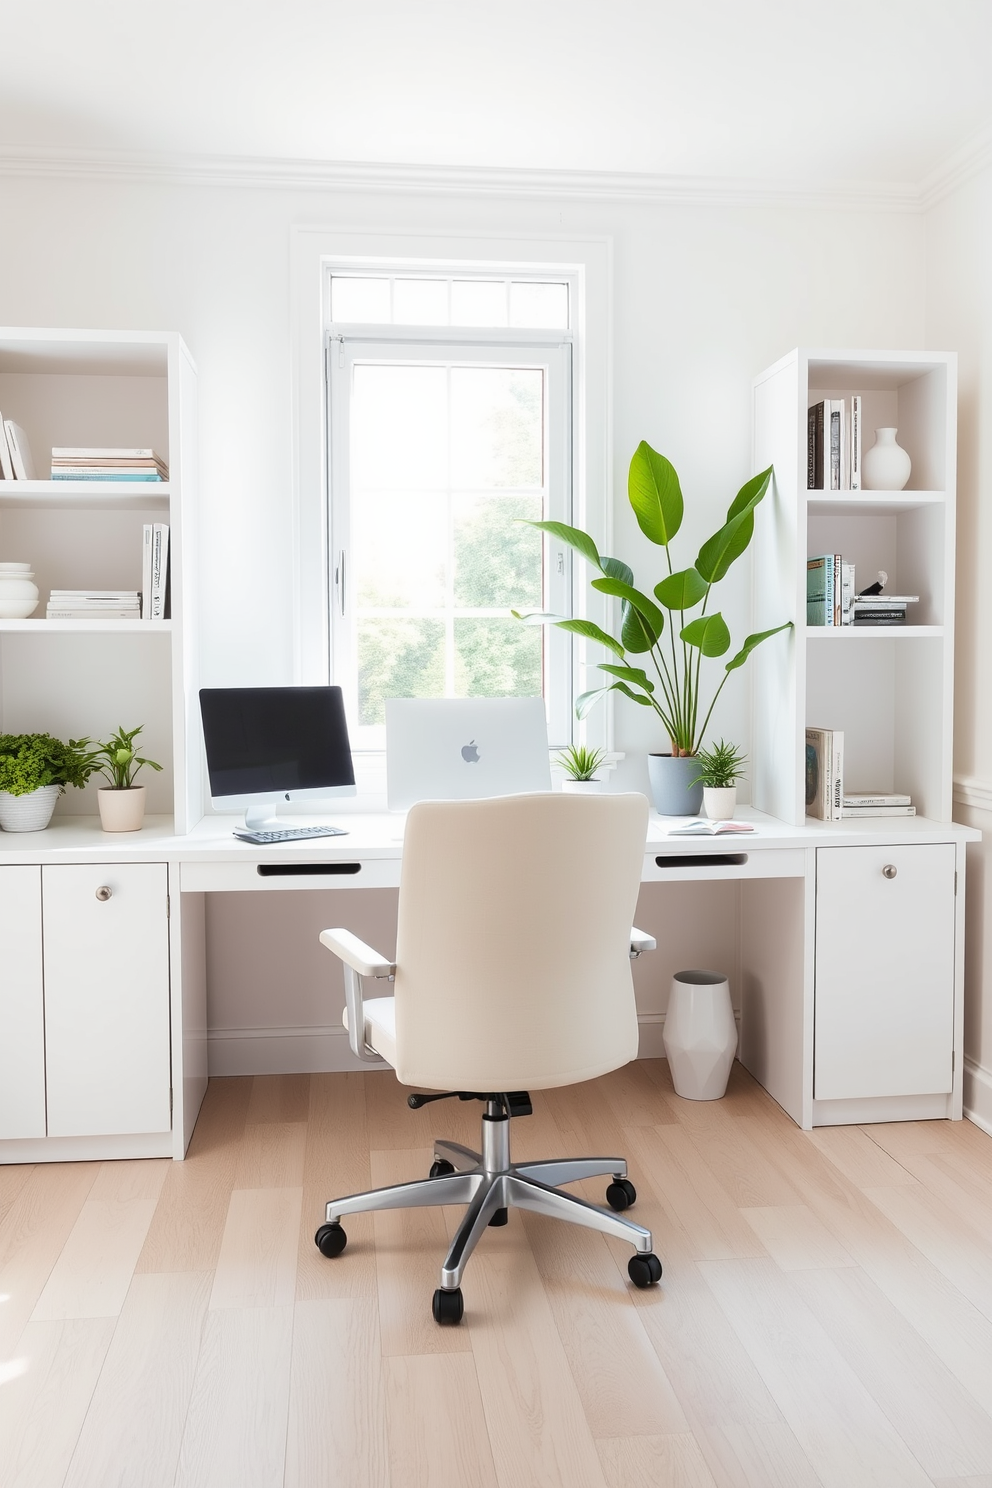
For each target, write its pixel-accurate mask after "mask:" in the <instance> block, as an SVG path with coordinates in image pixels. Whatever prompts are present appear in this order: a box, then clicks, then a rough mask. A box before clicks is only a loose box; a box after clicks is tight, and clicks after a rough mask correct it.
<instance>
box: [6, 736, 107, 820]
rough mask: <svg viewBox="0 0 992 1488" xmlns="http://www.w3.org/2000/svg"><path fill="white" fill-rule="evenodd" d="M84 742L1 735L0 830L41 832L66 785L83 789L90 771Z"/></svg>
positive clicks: (81, 740)
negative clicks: (64, 741)
mask: <svg viewBox="0 0 992 1488" xmlns="http://www.w3.org/2000/svg"><path fill="white" fill-rule="evenodd" d="M86 743H87V740H85V739H70V740H69V742H68V743H63V741H62V740H61V739H56V738H54V737H53V735H52V734H0V828H2V829H3V830H4V831H5V832H40V831H42V830H43V829H44V828H45V827H47V826H48V823H49V822H50V821H51V819H52V812H53V811H54V810H55V803H56V801H57V800H58V798H59V796H60V795H61V794H62V792H63V791H64V790H65V788H66V786H67V785H72V786H76V787H77V788H79V787H82V786H84V785H85V784H86V781H87V779H88V777H89V774H90V770H89V768H88V765H87V760H86V754H85V752H84V751H85V745H86Z"/></svg>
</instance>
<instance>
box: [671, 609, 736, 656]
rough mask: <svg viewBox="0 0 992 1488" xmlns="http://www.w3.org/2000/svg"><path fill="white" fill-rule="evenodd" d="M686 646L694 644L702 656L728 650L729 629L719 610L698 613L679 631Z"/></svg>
mask: <svg viewBox="0 0 992 1488" xmlns="http://www.w3.org/2000/svg"><path fill="white" fill-rule="evenodd" d="M679 634H680V636H681V637H682V639H683V641H685V643H686V645H688V646H696V647H698V649H699V650H700V651H701V652H702V653H703V655H704V656H723V654H724V652H726V651H729V650H730V631H729V630H728V629H727V622H726V620H724V618H723V616H722V615H721V614H720V611H719V610H717V612H716V614H715V615H699V616H698V617H697V618H696V619H695V620H690V621H689V624H688V625H686V626H684V627H683V628H682V630H681V631H680V632H679Z"/></svg>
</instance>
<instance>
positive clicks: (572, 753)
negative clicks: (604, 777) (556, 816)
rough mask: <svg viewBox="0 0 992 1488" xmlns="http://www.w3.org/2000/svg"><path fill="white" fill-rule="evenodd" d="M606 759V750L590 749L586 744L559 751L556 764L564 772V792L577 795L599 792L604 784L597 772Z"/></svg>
mask: <svg viewBox="0 0 992 1488" xmlns="http://www.w3.org/2000/svg"><path fill="white" fill-rule="evenodd" d="M605 758H606V750H605V749H590V748H588V746H587V745H585V744H569V745H567V746H566V748H564V749H562V750H559V752H558V754H557V755H556V756H555V763H556V764H557V765H560V766H561V769H562V771H563V772H564V776H565V778H564V780H563V781H562V783H561V788H562V790H563V791H572V792H574V793H576V794H583V793H584V794H589V793H591V792H594V791H598V790H599V788H600V785H601V784H602V782H601V781H600V780H599V779H598V778H597V775H596V771H597V770H598V769H599V767H600V765H601V764H602V763H603V761H604V760H605Z"/></svg>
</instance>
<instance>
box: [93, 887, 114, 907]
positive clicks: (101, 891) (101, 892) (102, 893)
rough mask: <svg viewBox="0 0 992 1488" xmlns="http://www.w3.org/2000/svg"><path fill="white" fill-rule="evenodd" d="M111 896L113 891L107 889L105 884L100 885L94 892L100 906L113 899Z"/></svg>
mask: <svg viewBox="0 0 992 1488" xmlns="http://www.w3.org/2000/svg"><path fill="white" fill-rule="evenodd" d="M113 894H114V891H113V889H111V888H108V886H107V885H106V884H101V885H100V887H99V888H98V889H97V891H96V897H97V898H98V899H99V901H100V903H101V904H106V902H107V900H108V899H112V898H113Z"/></svg>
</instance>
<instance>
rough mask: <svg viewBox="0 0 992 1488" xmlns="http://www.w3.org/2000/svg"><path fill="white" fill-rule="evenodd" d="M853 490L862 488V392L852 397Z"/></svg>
mask: <svg viewBox="0 0 992 1488" xmlns="http://www.w3.org/2000/svg"><path fill="white" fill-rule="evenodd" d="M851 490H852V491H860V490H861V394H860V393H854V394H853V396H852V398H851Z"/></svg>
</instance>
